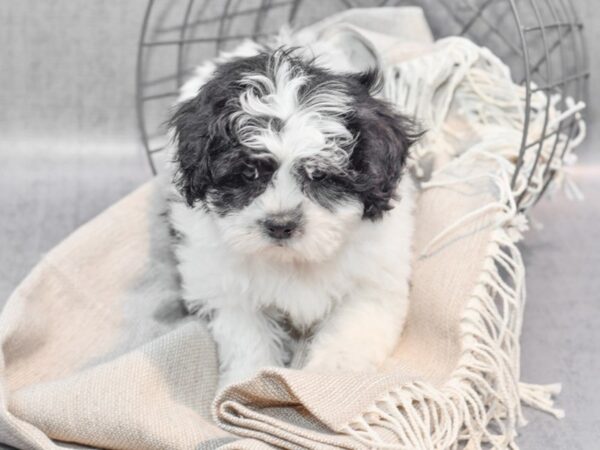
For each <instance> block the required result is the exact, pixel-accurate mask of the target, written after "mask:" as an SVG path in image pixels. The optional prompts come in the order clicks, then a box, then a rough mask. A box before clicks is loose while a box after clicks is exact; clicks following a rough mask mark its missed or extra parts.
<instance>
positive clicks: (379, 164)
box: [350, 78, 420, 220]
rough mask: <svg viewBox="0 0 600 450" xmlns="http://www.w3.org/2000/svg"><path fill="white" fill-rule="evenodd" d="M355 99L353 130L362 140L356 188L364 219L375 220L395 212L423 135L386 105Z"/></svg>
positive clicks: (356, 162)
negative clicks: (398, 191) (399, 188)
mask: <svg viewBox="0 0 600 450" xmlns="http://www.w3.org/2000/svg"><path fill="white" fill-rule="evenodd" d="M370 80H373V78H371V79H370ZM371 82H372V81H371ZM371 86H372V85H371ZM369 90H370V89H369ZM355 98H356V100H357V101H356V104H355V114H354V116H353V117H352V119H351V120H350V127H351V128H352V132H353V133H356V134H355V135H357V136H358V137H357V142H356V146H355V148H354V151H353V153H352V156H351V161H352V165H353V169H354V170H355V171H356V173H357V182H356V188H357V191H358V193H359V197H360V198H361V200H362V202H363V204H364V206H365V209H364V217H366V218H369V219H373V220H374V219H378V218H380V217H381V216H382V214H383V213H384V212H385V211H387V210H389V209H391V205H390V200H392V198H393V197H394V194H395V191H396V187H397V186H398V182H399V181H400V177H401V175H402V172H403V169H404V166H405V164H406V159H407V157H408V153H409V148H410V146H411V145H412V144H413V142H414V141H415V140H416V139H417V138H418V137H419V136H420V134H419V133H418V132H416V131H415V125H414V123H413V121H411V120H410V119H408V118H407V117H405V116H403V115H402V114H399V113H398V112H396V111H394V109H393V108H392V106H391V105H388V104H387V103H385V102H384V101H381V100H378V99H375V98H373V97H371V96H370V95H358V96H356V97H355Z"/></svg>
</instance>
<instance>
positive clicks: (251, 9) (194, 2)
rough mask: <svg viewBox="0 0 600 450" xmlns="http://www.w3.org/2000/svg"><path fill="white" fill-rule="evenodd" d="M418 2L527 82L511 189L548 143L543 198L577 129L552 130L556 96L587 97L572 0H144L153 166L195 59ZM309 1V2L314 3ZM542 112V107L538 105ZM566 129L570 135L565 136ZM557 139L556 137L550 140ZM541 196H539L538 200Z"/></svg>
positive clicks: (437, 25) (140, 101)
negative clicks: (286, 28) (347, 12)
mask: <svg viewBox="0 0 600 450" xmlns="http://www.w3.org/2000/svg"><path fill="white" fill-rule="evenodd" d="M399 4H411V5H419V6H422V7H423V9H424V11H425V14H426V16H427V19H428V21H429V23H430V25H431V27H432V29H433V31H434V34H435V35H436V38H438V37H443V36H448V35H460V36H465V37H468V38H470V39H472V40H473V41H474V42H475V43H477V44H479V45H484V46H486V47H489V48H490V49H491V50H492V51H494V53H496V54H497V55H498V56H499V57H501V58H502V59H503V60H504V61H505V62H506V63H507V64H508V65H509V66H510V68H511V72H512V75H513V79H514V81H515V82H517V83H518V84H520V85H522V86H524V88H525V110H524V127H523V135H522V138H521V145H520V150H519V154H518V157H517V160H516V162H515V164H516V167H515V171H514V173H513V177H512V181H511V184H512V186H513V187H514V185H515V183H516V182H517V177H518V175H519V172H520V170H522V167H523V164H524V161H525V156H526V154H530V152H536V153H535V158H534V160H533V168H532V169H530V172H529V175H528V179H527V186H528V188H527V189H525V190H524V191H523V192H522V193H521V194H520V196H519V198H517V204H521V202H522V200H523V199H524V196H526V195H527V194H528V193H529V186H530V185H531V183H532V181H533V176H534V173H535V169H536V167H537V166H538V165H539V164H542V159H541V155H542V149H543V148H544V146H547V142H552V148H551V151H550V154H549V157H548V158H547V159H546V160H545V161H543V164H544V168H543V177H542V179H543V186H541V188H540V187H539V186H538V187H537V190H536V195H537V199H539V198H540V197H541V195H543V193H544V192H545V191H546V188H547V187H548V185H549V183H550V182H551V181H552V179H553V178H554V176H555V170H554V169H553V165H552V162H553V161H554V159H555V158H561V159H562V158H563V157H564V156H565V153H566V152H567V150H568V148H569V145H570V142H571V140H572V139H573V137H574V136H575V135H576V134H577V131H578V121H577V119H576V118H575V117H574V116H571V117H567V118H565V119H564V120H561V121H560V122H559V124H558V126H557V127H556V128H555V129H553V130H551V131H550V129H549V116H550V114H549V112H550V107H551V103H550V96H551V95H552V94H557V93H558V94H561V96H562V100H561V103H559V106H562V107H564V106H565V103H564V102H565V98H566V97H571V98H573V99H574V101H579V100H584V99H585V98H586V97H587V79H588V77H589V71H588V59H587V58H588V57H587V48H586V43H585V40H584V37H583V23H582V21H581V20H580V18H579V17H578V15H577V12H576V10H575V8H574V6H573V4H572V2H571V0H420V1H414V0H413V1H398V0H397V1H393V0H371V1H359V0H336V1H330V2H318V0H314V1H313V0H148V5H147V7H146V11H145V14H144V19H143V23H142V29H141V33H140V39H139V45H138V54H137V70H136V108H137V116H138V126H139V130H140V135H141V139H142V143H143V145H144V149H145V152H146V156H147V159H148V164H149V165H150V169H151V171H152V173H153V174H156V173H157V167H156V163H155V157H156V156H157V154H158V153H160V152H161V151H162V150H163V149H164V148H165V146H166V133H165V129H164V121H165V118H166V117H165V115H166V112H167V111H168V110H169V107H170V106H171V105H172V103H173V102H174V100H175V98H176V97H177V95H178V89H179V87H180V86H181V85H182V84H183V82H184V81H185V80H186V77H188V76H189V75H190V74H191V73H192V71H193V69H194V67H195V66H197V65H198V64H200V63H201V62H202V61H203V60H205V59H207V58H211V57H213V56H215V55H216V54H218V53H219V52H221V51H223V50H227V49H231V48H232V47H235V46H236V45H238V44H239V43H240V42H241V41H243V40H244V39H248V38H249V39H254V40H257V41H261V40H262V39H264V38H266V37H267V36H269V35H272V34H273V33H275V32H277V30H278V29H279V28H280V27H281V25H283V24H284V23H289V24H291V25H292V26H302V25H307V24H309V23H312V22H314V21H316V20H318V19H320V18H322V17H324V16H325V15H326V14H331V13H333V12H336V11H340V10H343V9H345V8H353V7H374V6H377V7H379V6H395V5H399ZM311 5H312V6H313V7H312V8H311ZM538 91H543V92H544V93H545V94H546V98H547V101H546V104H545V108H544V110H543V111H541V113H542V114H544V119H543V124H542V132H541V137H540V138H538V139H535V140H534V141H530V139H529V134H530V123H531V120H532V116H533V114H534V112H533V111H532V96H534V95H535V94H536V92H538ZM538 113H540V112H539V111H538ZM561 135H566V136H567V138H566V139H562V140H561V139H560V137H561ZM549 140H551V141H549ZM537 199H536V201H537Z"/></svg>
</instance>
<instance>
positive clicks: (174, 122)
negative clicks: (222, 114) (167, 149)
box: [169, 93, 213, 206]
mask: <svg viewBox="0 0 600 450" xmlns="http://www.w3.org/2000/svg"><path fill="white" fill-rule="evenodd" d="M203 97H204V96H203V95H202V93H199V94H198V96H197V97H195V98H193V99H191V100H188V101H186V102H184V103H182V104H180V105H178V107H177V109H176V111H175V113H174V114H173V116H172V117H171V120H170V121H169V125H170V127H171V128H172V129H173V130H174V134H175V142H176V144H177V151H176V154H175V163H176V164H177V166H178V168H177V173H176V174H175V180H174V181H175V185H176V186H177V188H178V189H179V192H180V193H181V194H182V195H183V196H184V198H185V200H186V202H187V203H188V205H190V206H193V205H194V202H195V201H197V200H202V199H204V196H205V194H206V190H207V188H208V186H209V183H210V152H209V150H210V145H211V141H212V140H213V139H212V137H211V133H210V127H209V114H208V113H207V111H206V110H207V109H209V108H210V106H209V104H207V102H206V101H205V99H204V98H203Z"/></svg>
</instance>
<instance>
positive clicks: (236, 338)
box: [170, 48, 414, 386]
mask: <svg viewBox="0 0 600 450" xmlns="http://www.w3.org/2000/svg"><path fill="white" fill-rule="evenodd" d="M253 51H254V50H253V49H252V48H250V49H246V48H243V49H242V54H243V55H244V56H247V54H252V52H253ZM212 70H214V65H213V64H209V65H207V66H205V67H204V68H201V69H199V71H198V72H197V76H196V77H195V78H194V79H192V80H191V81H190V82H188V84H187V85H185V86H184V87H183V89H182V94H181V97H180V100H181V101H184V100H187V99H189V98H192V97H193V96H194V95H196V93H197V91H198V89H200V87H201V86H202V85H203V83H204V81H205V80H206V79H207V77H209V76H210V74H211V72H212ZM246 82H247V83H248V86H249V90H248V91H247V93H246V94H244V96H243V97H242V98H241V99H240V100H241V105H242V111H240V114H239V116H238V117H236V118H234V121H235V124H236V126H237V128H236V129H237V130H238V133H239V135H240V136H241V140H242V141H243V142H244V144H245V145H247V146H248V147H250V148H253V146H254V147H256V148H260V149H267V150H268V151H269V157H275V158H276V159H277V161H278V164H279V167H278V169H277V172H276V173H275V175H274V178H273V180H272V182H271V183H270V184H269V187H268V188H267V189H266V190H265V191H264V192H263V193H262V194H261V195H259V196H258V197H256V198H255V199H254V200H253V201H252V202H251V203H250V204H249V205H248V206H246V207H245V208H243V209H241V210H239V211H235V212H232V213H229V214H227V215H224V216H222V215H217V214H214V213H212V212H211V211H210V193H209V195H208V200H207V204H208V207H206V208H205V207H203V206H195V207H193V208H192V207H189V206H188V205H187V204H186V203H185V202H184V201H182V200H180V197H179V194H178V193H177V192H176V191H175V190H174V189H173V191H172V196H173V197H174V198H175V199H176V201H173V202H172V203H171V212H170V217H171V221H172V226H173V227H174V229H175V230H176V231H177V232H178V233H179V234H181V235H182V236H183V239H182V241H181V243H180V244H178V245H177V246H176V249H175V251H176V256H177V258H178V260H179V270H180V273H181V279H182V294H183V298H184V299H185V300H186V302H187V304H188V306H189V308H190V309H191V310H194V311H198V312H199V313H200V314H205V315H208V316H209V318H210V320H209V322H208V324H209V328H210V331H211V332H212V335H213V336H214V338H215V340H216V342H217V345H218V350H219V359H220V366H221V370H222V377H221V383H220V384H221V386H224V385H227V384H229V383H232V382H236V381H240V380H242V379H245V378H248V377H250V376H252V375H253V374H254V373H255V372H256V371H257V370H259V369H260V368H262V367H266V366H273V365H275V366H282V365H285V364H286V363H287V362H289V354H288V353H287V350H286V349H287V348H288V344H289V341H290V340H291V337H290V336H289V335H288V333H286V330H285V329H284V328H283V327H282V325H281V323H280V322H279V321H278V320H276V319H277V318H281V317H285V318H286V320H287V321H288V322H289V323H290V324H291V325H292V326H293V327H294V328H296V329H298V330H309V329H312V330H314V337H313V339H312V342H311V345H310V349H309V353H308V357H307V361H306V368H307V369H310V370H319V371H334V370H335V371H338V370H348V371H372V370H375V369H377V367H378V366H380V364H381V363H382V362H383V361H384V360H385V358H386V357H387V356H388V355H389V354H390V352H391V351H392V350H393V347H394V345H395V343H396V342H397V340H398V338H399V336H400V333H401V331H402V327H403V323H404V320H405V317H406V313H407V308H408V279H409V275H410V247H411V241H412V234H413V219H412V215H413V214H412V210H413V195H414V194H413V186H412V181H411V179H410V177H409V176H408V175H405V176H404V177H403V178H402V180H401V182H400V184H399V186H398V198H399V199H401V200H400V201H393V206H394V207H393V209H391V210H390V211H388V212H386V213H385V214H384V216H383V219H382V220H378V221H371V220H364V219H363V218H362V214H363V205H362V204H361V203H360V202H359V201H358V200H345V201H342V202H340V203H339V204H337V205H336V207H335V208H334V209H333V210H332V209H331V208H329V209H328V208H325V207H323V206H321V205H319V204H318V203H317V202H315V201H313V200H311V199H310V198H308V197H307V196H306V195H305V194H303V192H302V190H301V189H300V186H299V185H298V182H297V179H296V178H295V177H294V174H293V168H294V167H295V165H296V164H297V163H298V161H300V160H303V159H306V158H307V157H308V156H313V158H312V159H310V160H311V161H312V164H313V165H321V166H322V167H325V168H328V169H329V170H343V167H344V164H345V161H346V159H347V158H348V153H347V152H345V151H341V150H340V146H341V145H342V144H344V145H345V146H346V148H347V146H348V144H349V141H351V140H352V136H351V134H350V133H349V132H348V130H346V129H345V128H344V127H343V126H342V125H341V124H340V121H337V120H335V118H336V117H337V116H339V115H341V114H344V113H345V112H346V110H347V108H348V103H347V102H346V101H345V99H344V98H343V96H335V95H327V94H326V93H324V95H322V96H320V97H318V98H319V101H318V103H313V104H308V105H303V106H302V107H301V106H300V105H299V104H298V97H297V95H296V94H295V91H297V89H298V87H299V86H300V85H301V83H302V75H301V74H293V73H291V72H290V69H289V68H287V67H285V66H284V65H282V66H281V67H279V68H277V76H276V77H275V78H274V81H273V80H270V79H266V78H261V77H257V76H251V75H250V76H248V77H247V79H246ZM330 88H331V91H332V92H335V86H331V87H330ZM256 92H259V93H260V95H257V94H256ZM265 115H269V116H273V117H278V118H282V119H285V121H286V126H285V128H284V129H283V130H280V132H277V133H276V132H274V131H273V130H269V129H267V130H265V129H259V128H258V127H256V126H255V124H254V122H253V118H254V117H257V116H261V117H263V116H265ZM322 167H321V168H322ZM310 169H311V168H310V167H309V168H308V170H310ZM315 169H319V167H315ZM294 209H300V210H302V212H303V217H304V219H303V222H304V227H303V230H302V233H301V235H299V236H297V237H294V238H293V239H291V240H290V241H289V242H286V243H285V244H284V245H281V244H274V243H273V242H272V241H271V240H269V239H266V238H265V236H264V233H263V232H262V230H261V227H260V220H261V219H262V218H263V217H265V216H266V215H269V214H273V213H279V212H285V211H290V210H294Z"/></svg>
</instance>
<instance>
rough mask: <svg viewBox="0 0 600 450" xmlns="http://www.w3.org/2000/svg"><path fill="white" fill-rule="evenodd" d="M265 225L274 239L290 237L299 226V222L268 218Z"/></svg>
mask: <svg viewBox="0 0 600 450" xmlns="http://www.w3.org/2000/svg"><path fill="white" fill-rule="evenodd" d="M264 226H265V230H266V232H267V234H268V235H269V236H270V237H272V238H273V239H289V238H290V237H292V235H293V234H294V231H295V230H296V228H298V222H296V221H294V220H289V219H283V220H282V219H267V220H265V222H264Z"/></svg>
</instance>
